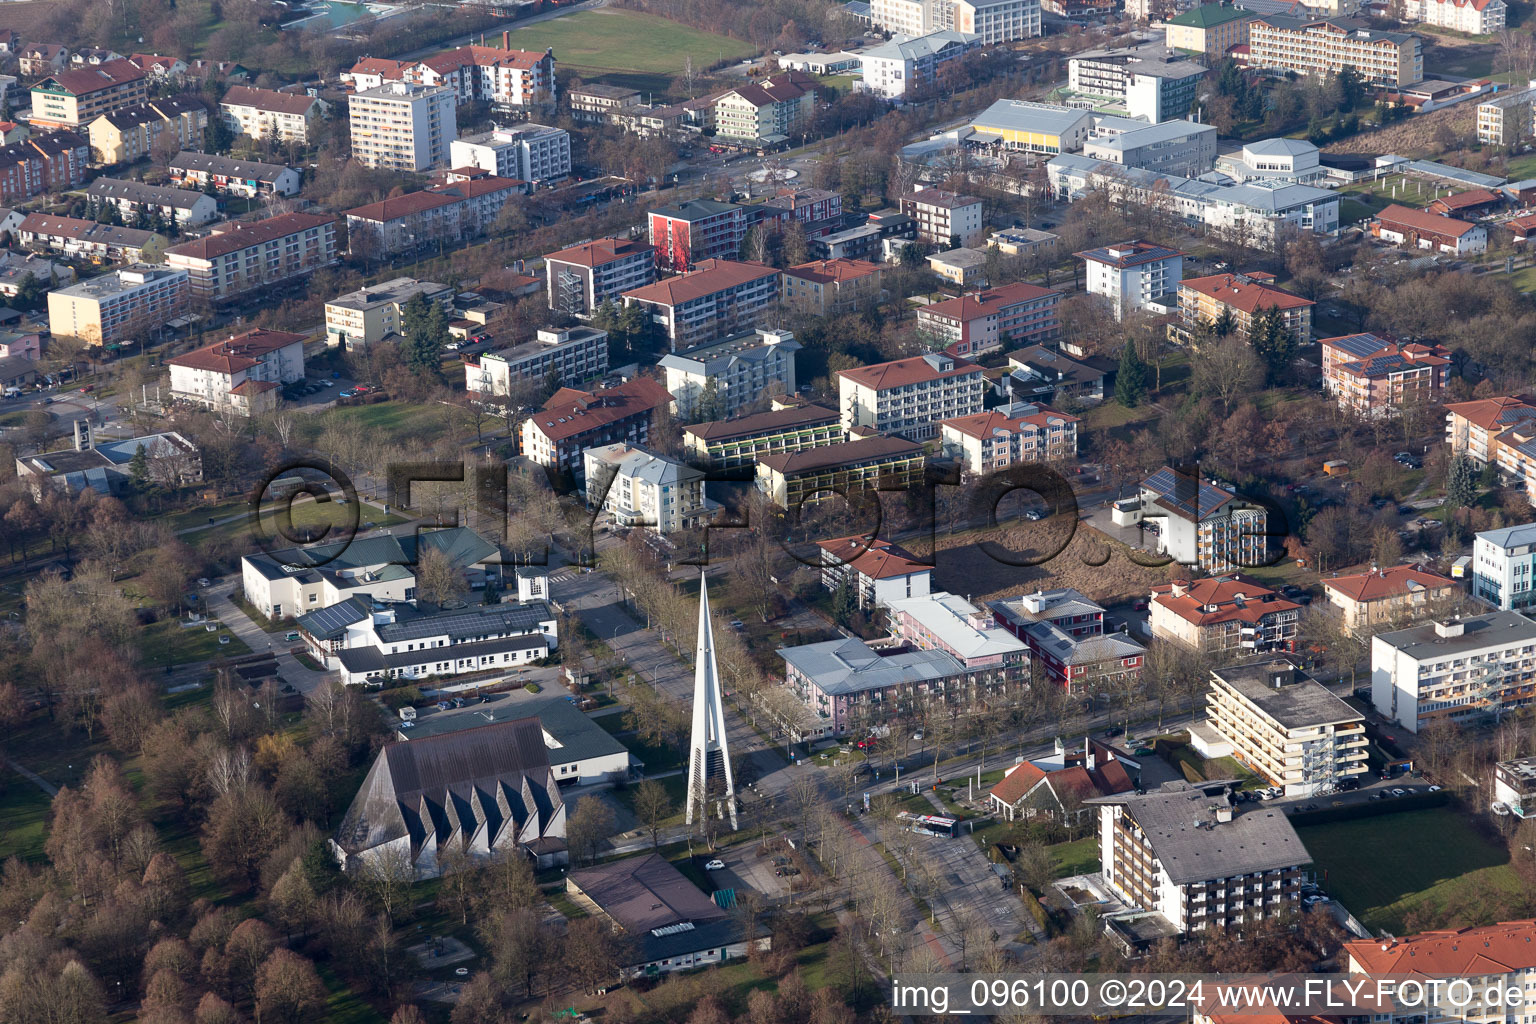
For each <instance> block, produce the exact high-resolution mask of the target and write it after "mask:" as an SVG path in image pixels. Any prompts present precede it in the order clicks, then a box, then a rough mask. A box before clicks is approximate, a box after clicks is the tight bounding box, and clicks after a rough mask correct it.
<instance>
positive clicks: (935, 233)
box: [901, 188, 982, 249]
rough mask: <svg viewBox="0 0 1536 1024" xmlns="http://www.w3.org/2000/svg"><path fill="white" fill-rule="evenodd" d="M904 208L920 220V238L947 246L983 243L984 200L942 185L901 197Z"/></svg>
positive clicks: (906, 212)
mask: <svg viewBox="0 0 1536 1024" xmlns="http://www.w3.org/2000/svg"><path fill="white" fill-rule="evenodd" d="M901 212H902V213H904V214H906V215H907V216H908V217H911V218H912V219H913V220H914V221H916V222H917V238H918V241H920V242H927V243H929V244H930V245H941V246H943V247H944V248H946V249H952V248H955V247H956V246H966V247H972V246H976V245H980V244H981V238H982V223H981V200H980V199H977V198H975V197H974V196H962V195H957V194H956V193H954V192H945V191H944V190H943V189H937V188H925V189H919V190H918V191H916V192H914V193H912V194H911V195H909V196H902V198H901Z"/></svg>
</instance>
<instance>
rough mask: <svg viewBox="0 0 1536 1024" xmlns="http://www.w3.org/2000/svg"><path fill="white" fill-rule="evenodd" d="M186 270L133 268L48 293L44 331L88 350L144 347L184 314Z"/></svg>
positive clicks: (136, 265) (128, 267)
mask: <svg viewBox="0 0 1536 1024" xmlns="http://www.w3.org/2000/svg"><path fill="white" fill-rule="evenodd" d="M187 302H188V295H187V274H186V271H184V270H176V269H170V268H166V267H151V266H147V265H144V264H137V263H136V264H133V265H131V266H127V267H122V268H119V269H117V270H114V271H111V272H110V273H106V274H102V275H101V276H99V277H93V278H90V279H88V280H85V281H81V282H80V283H79V284H73V285H70V286H69V287H68V288H56V289H54V290H53V291H51V292H49V293H48V329H49V330H50V331H52V332H53V334H54V336H55V337H60V338H79V339H80V340H81V341H83V342H85V343H86V344H88V345H93V346H94V345H115V344H117V343H118V342H120V341H137V342H139V343H140V344H142V343H143V342H144V341H145V340H146V339H147V338H148V337H149V336H150V335H151V334H152V333H153V332H154V331H155V330H157V329H158V328H160V327H161V326H163V325H164V324H165V322H166V321H167V320H171V319H173V318H175V317H178V316H181V315H182V314H184V313H186V312H187Z"/></svg>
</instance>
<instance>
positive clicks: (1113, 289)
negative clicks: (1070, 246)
mask: <svg viewBox="0 0 1536 1024" xmlns="http://www.w3.org/2000/svg"><path fill="white" fill-rule="evenodd" d="M1184 256H1185V254H1184V253H1182V252H1180V251H1179V250H1178V249H1170V248H1168V247H1167V246H1165V245H1155V244H1153V243H1152V242H1142V241H1132V242H1121V243H1119V244H1117V245H1104V246H1100V247H1099V248H1097V249H1089V250H1087V251H1085V252H1080V253H1078V254H1077V257H1078V259H1080V260H1082V261H1083V264H1084V267H1085V268H1086V271H1087V289H1088V294H1090V295H1102V296H1104V297H1105V298H1106V299H1108V300H1109V301H1110V304H1111V305H1112V306H1113V307H1114V310H1115V319H1116V320H1121V319H1124V318H1125V315H1126V314H1127V313H1132V312H1135V311H1136V310H1138V309H1149V308H1151V307H1152V306H1153V305H1158V306H1166V307H1169V308H1176V307H1177V305H1178V294H1179V282H1180V281H1182V280H1183V279H1184Z"/></svg>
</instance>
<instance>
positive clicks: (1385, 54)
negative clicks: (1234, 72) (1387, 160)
mask: <svg viewBox="0 0 1536 1024" xmlns="http://www.w3.org/2000/svg"><path fill="white" fill-rule="evenodd" d="M1248 48H1249V54H1248V63H1249V65H1250V66H1251V67H1255V68H1277V69H1281V70H1285V71H1294V72H1296V73H1297V74H1301V75H1318V76H1327V75H1336V74H1338V73H1339V72H1341V71H1343V70H1344V69H1345V68H1354V69H1355V70H1356V71H1357V72H1359V74H1360V76H1361V77H1362V78H1364V79H1365V80H1366V81H1367V82H1369V83H1372V84H1377V85H1386V86H1393V87H1398V88H1401V87H1402V86H1405V85H1413V84H1414V83H1415V82H1421V81H1423V80H1424V53H1423V48H1422V44H1421V41H1420V39H1419V37H1418V36H1416V35H1414V34H1412V33H1411V32H1378V31H1375V30H1374V29H1368V28H1361V27H1360V26H1359V25H1358V24H1356V23H1355V22H1353V21H1347V20H1341V19H1329V18H1295V17H1291V16H1289V15H1284V14H1272V15H1266V16H1264V17H1261V18H1256V19H1254V21H1253V22H1252V23H1251V24H1250V25H1249V26H1248Z"/></svg>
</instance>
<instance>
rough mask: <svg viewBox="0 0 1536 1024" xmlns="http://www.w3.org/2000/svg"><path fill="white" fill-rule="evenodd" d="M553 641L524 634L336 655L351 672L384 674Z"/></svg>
mask: <svg viewBox="0 0 1536 1024" xmlns="http://www.w3.org/2000/svg"><path fill="white" fill-rule="evenodd" d="M548 647H549V639H548V638H547V637H545V636H544V634H543V633H524V634H522V635H521V636H504V637H500V638H498V639H496V640H480V641H477V642H475V643H469V644H450V645H449V646H447V647H423V648H420V649H418V650H414V651H401V652H399V653H398V654H384V653H383V652H381V651H380V650H379V649H378V648H377V647H348V648H345V649H343V650H340V651H337V652H336V657H337V659H338V660H339V661H340V662H341V666H342V668H345V669H346V670H347V671H348V672H351V673H354V674H355V673H361V672H384V671H387V670H389V669H392V668H409V667H411V666H413V665H425V664H427V663H428V662H433V661H457V660H458V659H460V658H478V657H481V656H482V655H486V654H505V653H506V652H508V651H531V650H537V649H540V648H544V649H548Z"/></svg>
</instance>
